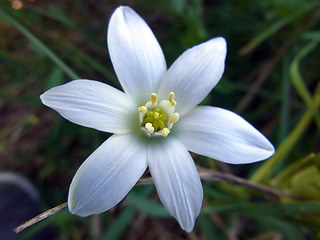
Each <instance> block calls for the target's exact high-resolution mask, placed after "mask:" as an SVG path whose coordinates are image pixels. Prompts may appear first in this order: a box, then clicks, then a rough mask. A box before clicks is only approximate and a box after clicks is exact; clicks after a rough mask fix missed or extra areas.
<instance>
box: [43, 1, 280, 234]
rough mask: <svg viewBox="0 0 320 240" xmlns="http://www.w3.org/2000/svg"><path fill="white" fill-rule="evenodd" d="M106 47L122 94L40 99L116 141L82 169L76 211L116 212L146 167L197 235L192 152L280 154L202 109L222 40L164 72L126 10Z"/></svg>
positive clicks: (219, 113) (231, 156)
mask: <svg viewBox="0 0 320 240" xmlns="http://www.w3.org/2000/svg"><path fill="white" fill-rule="evenodd" d="M108 47H109V52H110V58H111V61H112V63H113V66H114V69H115V72H116V74H117V76H118V79H119V81H120V83H121V85H122V87H123V90H124V92H122V91H120V90H117V89H115V88H113V87H111V86H109V85H106V84H104V83H101V82H97V81H93V80H83V79H80V80H74V81H71V82H69V83H67V84H64V85H61V86H57V87H54V88H52V89H50V90H48V91H47V92H45V93H44V94H42V95H41V101H42V102H43V104H45V105H47V106H48V107H50V108H52V109H54V110H56V111H57V112H59V113H60V114H61V115H62V116H63V117H64V118H66V119H68V120H69V121H71V122H74V123H77V124H80V125H82V126H86V127H91V128H94V129H97V130H100V131H104V132H110V133H114V134H113V135H112V136H111V137H110V138H109V139H107V140H106V141H105V142H104V143H103V144H102V145H101V146H100V147H99V148H98V149H97V150H96V151H94V152H93V153H92V154H91V155H90V156H89V157H88V158H87V159H86V160H85V162H84V163H83V164H82V165H81V167H80V168H79V169H78V171H77V173H76V175H75V176H74V178H73V180H72V183H71V185H70V189H69V197H68V206H69V210H70V212H71V213H73V214H77V215H80V216H88V215H92V214H98V213H101V212H104V211H106V210H108V209H110V208H112V207H113V206H115V205H116V204H117V203H119V202H120V201H121V200H122V199H123V198H124V197H125V196H126V195H127V193H128V192H129V191H130V189H131V188H132V187H133V186H134V185H135V184H136V183H137V181H138V180H139V178H140V177H141V176H142V174H143V173H144V172H145V170H146V169H147V167H149V170H150V172H151V175H152V178H153V180H154V184H155V186H156V189H157V192H158V194H159V197H160V200H161V202H162V203H163V204H164V206H165V207H166V209H167V210H168V211H169V213H170V214H171V215H172V216H173V217H175V218H176V219H177V221H178V222H179V224H180V226H181V227H182V228H183V229H184V230H186V231H187V232H190V231H192V229H193V227H194V223H195V219H196V217H197V216H198V215H199V212H200V209H201V205H202V198H203V192H202V186H201V181H200V177H199V174H198V172H197V169H196V166H195V164H194V162H193V160H192V158H191V156H190V154H189V152H188V151H191V152H194V153H197V154H200V155H204V156H207V157H210V158H214V159H216V160H219V161H223V162H226V163H232V164H242V163H252V162H256V161H260V160H263V159H266V158H268V157H270V156H271V155H272V154H273V153H274V148H273V146H272V144H271V143H270V142H269V141H268V140H267V139H266V138H265V137H264V136H263V135H262V134H261V133H259V132H258V131H257V130H256V129H255V128H254V127H252V126H251V125H250V124H249V123H248V122H246V121H245V120H244V119H243V118H241V117H240V116H238V115H236V114H235V113H232V112H230V111H227V110H224V109H221V108H217V107H209V106H198V107H197V105H198V104H199V103H200V102H201V101H202V100H203V99H204V98H205V97H206V96H207V95H208V93H209V92H210V91H211V89H212V88H213V87H214V86H215V85H216V84H217V82H218V81H219V79H220V78H221V76H222V74H223V71H224V62H225V58H226V52H227V49H226V41H225V40H224V38H222V37H218V38H214V39H211V40H209V41H207V42H205V43H202V44H200V45H197V46H195V47H193V48H191V49H189V50H187V51H185V52H184V53H183V54H182V55H181V56H180V57H179V58H178V59H177V60H176V61H175V62H174V63H173V64H172V66H171V67H170V68H169V69H168V70H167V67H166V63H165V59H164V56H163V53H162V50H161V48H160V45H159V43H158V42H157V40H156V38H155V36H154V35H153V33H152V31H151V30H150V28H149V27H148V25H147V24H146V23H145V22H144V20H143V19H142V18H141V17H140V16H139V15H137V14H136V13H135V12H134V11H133V10H132V9H131V8H129V7H119V8H117V9H116V11H115V12H114V13H113V15H112V17H111V20H110V23H109V28H108Z"/></svg>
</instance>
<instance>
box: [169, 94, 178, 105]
mask: <svg viewBox="0 0 320 240" xmlns="http://www.w3.org/2000/svg"><path fill="white" fill-rule="evenodd" d="M168 100H169V102H170V103H171V105H172V106H175V105H176V104H177V103H176V101H175V100H174V92H170V93H169V96H168Z"/></svg>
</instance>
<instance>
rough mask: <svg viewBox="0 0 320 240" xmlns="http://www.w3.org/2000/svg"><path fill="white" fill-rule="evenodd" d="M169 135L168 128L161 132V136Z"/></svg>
mask: <svg viewBox="0 0 320 240" xmlns="http://www.w3.org/2000/svg"><path fill="white" fill-rule="evenodd" d="M169 133H170V130H169V129H168V128H164V129H162V130H161V136H162V137H166V136H168V134H169Z"/></svg>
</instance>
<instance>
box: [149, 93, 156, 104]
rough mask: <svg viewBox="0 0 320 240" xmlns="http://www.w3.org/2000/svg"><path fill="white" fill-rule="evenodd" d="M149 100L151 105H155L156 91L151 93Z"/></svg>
mask: <svg viewBox="0 0 320 240" xmlns="http://www.w3.org/2000/svg"><path fill="white" fill-rule="evenodd" d="M150 102H151V105H152V106H155V105H157V94H156V93H151V95H150Z"/></svg>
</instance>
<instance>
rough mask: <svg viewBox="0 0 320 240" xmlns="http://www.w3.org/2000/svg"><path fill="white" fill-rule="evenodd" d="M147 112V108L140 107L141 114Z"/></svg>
mask: <svg viewBox="0 0 320 240" xmlns="http://www.w3.org/2000/svg"><path fill="white" fill-rule="evenodd" d="M147 111H148V109H147V108H146V107H145V106H141V107H139V112H141V113H146V112H147Z"/></svg>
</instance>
